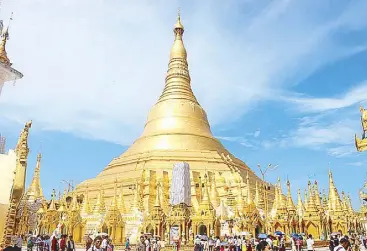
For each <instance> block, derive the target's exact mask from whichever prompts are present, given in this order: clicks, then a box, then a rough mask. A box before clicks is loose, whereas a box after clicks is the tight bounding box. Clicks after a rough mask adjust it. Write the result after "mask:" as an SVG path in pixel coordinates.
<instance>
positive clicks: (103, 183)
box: [38, 16, 357, 244]
mask: <svg viewBox="0 0 367 251" xmlns="http://www.w3.org/2000/svg"><path fill="white" fill-rule="evenodd" d="M183 33H184V27H183V25H182V23H181V19H180V16H179V17H178V20H177V23H176V24H175V26H174V36H175V40H174V44H173V46H172V49H171V52H170V60H169V65H168V71H167V76H166V84H165V87H164V90H163V92H162V94H161V96H160V98H159V100H158V102H157V103H156V104H155V105H154V106H153V107H152V109H151V111H150V113H149V115H148V119H147V123H146V125H145V128H144V131H143V134H142V135H141V137H140V138H138V139H137V140H136V141H135V142H134V143H133V145H132V146H131V147H130V148H129V149H128V150H127V151H126V152H125V153H123V154H122V155H121V156H119V157H118V158H115V159H113V160H112V161H111V163H110V164H109V165H108V166H107V167H106V168H105V169H104V170H103V171H102V172H101V173H100V174H99V175H98V176H97V177H96V178H94V179H90V180H86V181H84V182H83V183H81V184H79V185H78V186H77V188H76V190H75V191H73V192H72V193H71V194H70V193H69V194H65V195H64V196H63V197H62V198H60V199H59V200H58V201H56V199H55V195H54V194H53V196H52V200H51V201H50V203H48V204H46V203H45V204H44V207H42V208H40V210H39V216H40V221H39V224H38V231H39V233H41V234H43V233H48V234H50V233H52V231H54V229H55V228H56V226H58V227H57V231H61V232H62V233H65V234H72V235H73V236H74V239H75V240H76V242H82V241H83V240H82V236H83V235H84V234H93V233H97V232H106V233H108V234H109V235H110V236H111V237H112V239H113V243H115V244H121V243H123V242H124V241H125V238H130V243H134V242H136V241H137V239H138V238H139V236H140V234H141V232H145V233H147V232H149V233H151V234H153V235H158V236H159V237H160V238H161V239H164V240H166V241H168V240H169V239H170V236H169V235H170V228H171V226H177V227H178V232H179V237H180V238H181V240H182V243H185V241H191V243H192V240H193V239H194V237H195V235H196V234H203V232H204V229H206V234H208V235H211V236H213V235H221V236H224V235H225V234H233V235H236V234H238V233H240V232H243V231H248V232H250V233H252V234H253V235H254V236H255V235H256V234H258V233H260V232H263V231H268V232H269V233H273V232H274V231H276V230H281V231H283V232H285V233H287V234H290V233H293V232H298V233H299V232H304V233H306V234H307V233H312V234H315V238H320V235H321V233H323V234H325V235H327V234H329V233H330V232H335V231H337V229H338V227H340V226H341V225H342V227H343V229H345V222H348V224H350V225H349V226H350V229H356V228H357V221H356V220H355V219H356V218H355V213H354V212H352V211H350V207H349V206H348V205H347V204H348V203H347V200H346V201H345V202H344V205H345V206H344V207H342V208H341V209H340V208H339V206H338V201H340V197H339V194H338V193H337V191H336V188H335V185H334V183H333V181H332V176H331V173H330V176H329V179H330V180H329V188H330V193H329V199H326V200H327V202H325V203H321V199H320V198H317V196H319V192H318V187H317V183H315V186H313V187H312V185H311V183H309V187H308V196H307V198H306V197H305V203H304V204H303V202H302V199H301V196H300V193H299V197H298V205H297V208H296V207H295V205H294V203H293V200H292V198H291V191H290V182H289V181H288V182H287V189H288V193H287V196H285V195H284V194H283V191H282V186H281V182H280V180H279V181H278V183H277V184H276V186H275V189H274V187H273V186H267V185H266V184H264V182H263V181H262V180H260V179H259V178H258V177H257V176H256V175H255V174H254V173H253V172H252V171H251V170H250V169H249V168H248V167H247V166H246V164H245V163H243V162H242V161H240V160H239V159H237V158H235V157H234V156H233V155H232V154H231V153H229V152H228V151H227V150H226V149H225V148H224V147H223V145H222V144H221V143H220V142H219V141H218V140H217V139H216V138H214V136H213V135H212V133H211V130H210V126H209V123H208V120H207V116H206V113H205V111H204V110H203V108H202V107H201V106H200V104H199V103H198V101H197V99H196V97H195V96H194V94H193V92H192V90H191V86H190V75H189V71H188V65H187V52H186V50H185V47H184V44H183V40H182V36H183ZM181 161H185V162H188V163H189V165H190V179H191V204H192V205H191V206H187V205H185V204H180V205H174V206H171V205H170V202H169V194H170V186H171V179H172V177H171V175H172V172H171V171H172V167H173V165H174V164H175V163H176V162H181ZM274 190H275V192H274ZM117 193H119V195H118V194H117ZM337 198H339V199H337ZM68 200H69V202H67V201H68ZM77 200H79V204H80V205H78V206H77V205H76V203H77ZM70 201H72V202H70ZM321 204H322V205H321ZM268 208H271V209H272V210H267V209H268ZM325 209H328V214H327V215H328V217H329V218H326V216H325ZM340 210H342V212H344V213H345V215H348V217H349V218H345V216H343V215H341V214H340ZM334 216H335V217H336V218H335V217H334ZM337 217H339V218H341V219H342V220H341V219H338V218H337ZM352 222H354V223H355V224H354V225H352ZM335 224H336V225H335ZM343 224H344V225H343ZM327 226H332V228H331V229H329V230H326V228H327Z"/></svg>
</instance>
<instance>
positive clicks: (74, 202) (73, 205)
mask: <svg viewBox="0 0 367 251" xmlns="http://www.w3.org/2000/svg"><path fill="white" fill-rule="evenodd" d="M72 199H73V200H72V201H71V206H70V209H71V211H72V212H77V211H78V210H79V209H80V208H79V203H78V198H77V196H76V193H75V192H72Z"/></svg>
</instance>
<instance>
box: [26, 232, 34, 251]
mask: <svg viewBox="0 0 367 251" xmlns="http://www.w3.org/2000/svg"><path fill="white" fill-rule="evenodd" d="M33 245H34V243H33V240H32V236H29V237H28V241H27V251H33Z"/></svg>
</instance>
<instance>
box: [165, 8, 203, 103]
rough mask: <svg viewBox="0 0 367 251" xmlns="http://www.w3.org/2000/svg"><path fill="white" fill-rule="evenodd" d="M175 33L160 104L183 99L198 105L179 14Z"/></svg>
mask: <svg viewBox="0 0 367 251" xmlns="http://www.w3.org/2000/svg"><path fill="white" fill-rule="evenodd" d="M173 32H174V35H175V40H174V42H173V45H172V48H171V52H170V60H169V64H168V71H167V76H166V86H165V88H164V90H163V93H162V95H161V97H160V98H159V100H158V103H159V102H161V101H164V100H167V99H182V100H188V101H190V102H193V103H196V104H198V102H197V100H196V98H195V96H194V94H193V92H192V90H191V85H190V81H191V78H190V74H189V69H188V64H187V53H186V49H185V46H184V43H183V40H182V37H183V33H184V27H183V25H182V23H181V16H180V13H178V16H177V22H176V24H175V26H174V29H173Z"/></svg>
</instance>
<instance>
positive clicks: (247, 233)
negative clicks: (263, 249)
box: [241, 232, 251, 235]
mask: <svg viewBox="0 0 367 251" xmlns="http://www.w3.org/2000/svg"><path fill="white" fill-rule="evenodd" d="M241 235H251V234H250V233H249V232H241Z"/></svg>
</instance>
